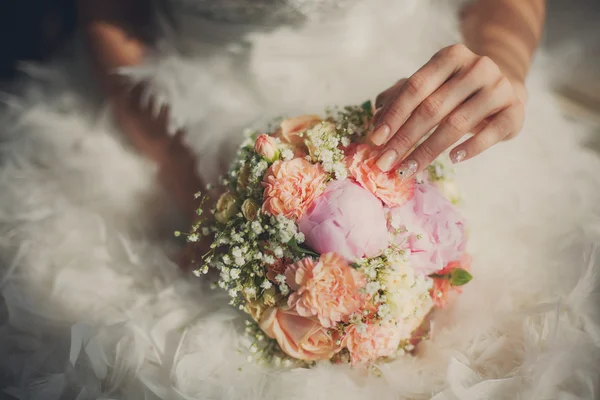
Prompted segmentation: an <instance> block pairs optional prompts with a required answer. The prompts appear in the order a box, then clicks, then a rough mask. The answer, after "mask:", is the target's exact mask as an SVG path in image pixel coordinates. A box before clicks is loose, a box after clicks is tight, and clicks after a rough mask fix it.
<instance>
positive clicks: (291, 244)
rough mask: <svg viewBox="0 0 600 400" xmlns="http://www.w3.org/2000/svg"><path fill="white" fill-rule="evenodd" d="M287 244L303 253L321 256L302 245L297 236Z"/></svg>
mask: <svg viewBox="0 0 600 400" xmlns="http://www.w3.org/2000/svg"><path fill="white" fill-rule="evenodd" d="M287 245H288V246H289V247H290V248H291V249H292V250H295V251H297V252H298V253H301V254H308V255H309V256H314V257H319V254H317V253H315V252H314V251H312V250H309V249H305V248H303V247H301V246H300V245H299V244H298V242H297V241H296V238H294V239H292V240H290V241H289V242H287Z"/></svg>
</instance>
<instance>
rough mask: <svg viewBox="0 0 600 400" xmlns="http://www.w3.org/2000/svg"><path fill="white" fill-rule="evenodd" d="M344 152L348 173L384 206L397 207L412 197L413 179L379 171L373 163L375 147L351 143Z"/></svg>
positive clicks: (377, 152) (413, 189)
mask: <svg viewBox="0 0 600 400" xmlns="http://www.w3.org/2000/svg"><path fill="white" fill-rule="evenodd" d="M346 154H347V155H346V158H345V162H346V166H347V167H348V171H349V172H350V175H351V176H352V177H353V178H354V180H356V182H358V184H359V185H361V186H362V187H364V188H365V189H367V190H368V191H370V192H371V193H373V194H374V195H375V196H377V197H378V198H379V199H380V200H381V201H383V202H384V203H385V205H386V206H388V207H398V206H401V205H403V204H404V203H406V202H407V201H408V200H410V199H411V198H412V197H413V195H414V192H415V180H414V179H411V180H408V181H403V180H402V179H401V178H400V176H399V175H398V174H397V173H396V172H395V171H390V172H383V171H381V170H380V169H379V168H378V167H377V165H376V164H375V163H376V161H377V156H378V155H379V150H378V149H377V148H376V147H371V146H368V145H366V144H359V145H355V144H353V145H351V146H350V147H348V150H347V153H346Z"/></svg>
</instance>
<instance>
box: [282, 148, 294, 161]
mask: <svg viewBox="0 0 600 400" xmlns="http://www.w3.org/2000/svg"><path fill="white" fill-rule="evenodd" d="M281 158H283V161H291V160H293V159H294V152H293V151H292V150H290V149H284V150H283V151H282V152H281Z"/></svg>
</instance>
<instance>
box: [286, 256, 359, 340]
mask: <svg viewBox="0 0 600 400" xmlns="http://www.w3.org/2000/svg"><path fill="white" fill-rule="evenodd" d="M285 278H286V283H287V284H288V286H289V287H290V289H291V290H293V291H294V292H295V293H292V294H291V295H290V297H289V298H288V305H289V306H290V308H292V309H295V310H296V311H297V312H298V314H299V315H301V316H304V317H312V316H315V317H317V318H318V319H319V322H320V323H321V325H323V326H324V327H326V328H332V327H334V326H335V325H336V323H337V322H340V321H342V320H344V319H346V318H347V317H348V316H350V315H351V314H353V313H355V312H357V311H359V310H360V307H361V306H362V305H363V303H364V296H363V294H362V293H361V292H360V289H361V288H363V287H364V286H365V284H366V282H365V278H364V276H363V275H362V274H361V273H360V272H358V271H357V270H355V269H354V268H352V267H350V266H349V265H348V262H347V261H346V260H345V259H344V257H342V256H341V255H339V254H337V253H327V254H322V255H321V257H320V258H319V260H318V262H317V263H316V264H315V262H314V261H313V260H312V259H310V258H305V259H304V260H301V261H298V262H297V263H295V264H292V265H290V266H288V268H287V270H286V271H285Z"/></svg>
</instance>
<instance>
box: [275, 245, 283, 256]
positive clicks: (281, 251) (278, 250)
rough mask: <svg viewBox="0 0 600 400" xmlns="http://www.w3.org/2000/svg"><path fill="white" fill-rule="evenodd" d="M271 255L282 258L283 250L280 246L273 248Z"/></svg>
mask: <svg viewBox="0 0 600 400" xmlns="http://www.w3.org/2000/svg"><path fill="white" fill-rule="evenodd" d="M273 253H274V254H275V257H277V258H281V257H283V249H282V248H281V247H280V246H277V247H275V249H274V250H273Z"/></svg>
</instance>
